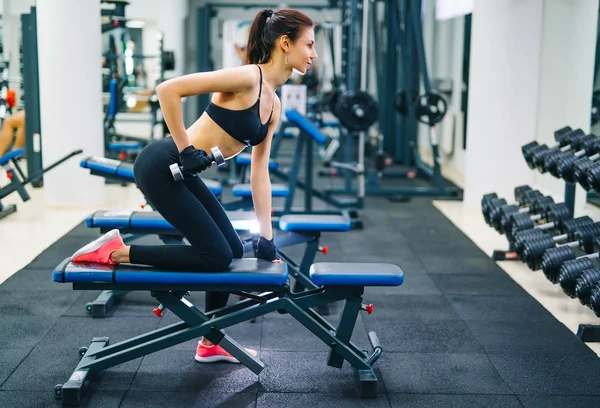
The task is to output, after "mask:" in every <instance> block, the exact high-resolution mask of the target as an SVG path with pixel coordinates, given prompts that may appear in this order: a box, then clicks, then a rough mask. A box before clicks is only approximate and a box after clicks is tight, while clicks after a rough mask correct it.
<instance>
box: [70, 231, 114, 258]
mask: <svg viewBox="0 0 600 408" xmlns="http://www.w3.org/2000/svg"><path fill="white" fill-rule="evenodd" d="M118 236H119V230H118V229H114V230H112V231H108V232H107V233H106V234H104V236H102V237H100V238H98V239H97V240H96V241H93V242H90V243H89V244H87V245H86V246H84V247H83V248H81V249H80V250H79V251H77V252H75V253H74V254H73V256H72V257H71V259H73V258H77V257H78V256H80V255H84V254H89V253H91V252H94V251H96V250H98V248H100V247H101V246H102V245H104V244H106V243H107V242H108V241H110V240H111V239H114V238H116V237H118Z"/></svg>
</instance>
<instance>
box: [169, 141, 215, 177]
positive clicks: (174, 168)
mask: <svg viewBox="0 0 600 408" xmlns="http://www.w3.org/2000/svg"><path fill="white" fill-rule="evenodd" d="M210 152H211V154H209V155H208V156H206V157H208V158H209V159H210V161H211V162H215V163H217V166H222V165H223V164H225V157H223V153H221V150H220V149H219V148H218V147H216V146H215V147H213V148H212V149H210ZM169 169H170V170H171V174H172V175H173V178H174V179H175V181H181V180H183V179H184V175H183V171H182V170H181V167H180V166H179V164H178V163H173V164H171V165H170V166H169Z"/></svg>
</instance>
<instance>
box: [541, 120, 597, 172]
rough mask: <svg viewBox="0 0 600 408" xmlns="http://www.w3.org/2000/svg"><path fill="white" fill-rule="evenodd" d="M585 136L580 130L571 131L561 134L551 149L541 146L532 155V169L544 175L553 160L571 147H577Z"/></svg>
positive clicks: (552, 163)
mask: <svg viewBox="0 0 600 408" xmlns="http://www.w3.org/2000/svg"><path fill="white" fill-rule="evenodd" d="M584 136H585V132H584V131H583V130H581V129H576V130H573V131H571V132H569V133H566V134H565V133H561V134H559V136H556V135H555V138H556V137H558V139H557V140H558V143H556V144H555V145H554V146H552V147H548V146H547V145H541V146H540V147H539V148H538V149H537V150H535V152H534V153H533V154H532V157H531V161H532V163H533V166H534V169H537V170H538V171H539V172H540V173H546V172H547V171H549V169H548V167H547V166H550V167H552V166H553V165H554V163H555V160H556V158H557V157H558V156H560V155H561V154H562V153H563V152H567V151H569V150H571V149H572V146H573V145H577V144H578V143H579V140H580V139H581V138H582V137H584Z"/></svg>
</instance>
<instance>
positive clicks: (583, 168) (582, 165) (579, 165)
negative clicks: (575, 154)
mask: <svg viewBox="0 0 600 408" xmlns="http://www.w3.org/2000/svg"><path fill="white" fill-rule="evenodd" d="M598 159H600V153H596V154H595V155H593V156H590V157H582V158H581V159H578V160H577V161H576V162H575V164H574V165H573V173H574V174H575V180H576V181H577V183H579V185H580V186H581V187H583V188H584V189H585V190H586V191H590V190H591V189H592V187H591V186H590V185H589V183H588V172H589V169H590V168H591V167H592V166H593V165H594V163H595V162H596V160H598Z"/></svg>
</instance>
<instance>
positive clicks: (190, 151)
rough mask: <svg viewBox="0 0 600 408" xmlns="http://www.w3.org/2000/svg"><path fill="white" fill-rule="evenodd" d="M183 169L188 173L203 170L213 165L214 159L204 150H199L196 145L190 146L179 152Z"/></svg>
mask: <svg viewBox="0 0 600 408" xmlns="http://www.w3.org/2000/svg"><path fill="white" fill-rule="evenodd" d="M179 160H180V161H181V171H182V172H184V173H188V174H196V173H200V172H203V171H204V170H206V169H207V168H208V167H210V166H211V165H212V161H211V160H210V159H209V158H208V155H207V154H206V152H205V151H204V150H198V149H196V148H195V147H194V146H188V147H186V148H185V149H183V150H182V151H181V153H179Z"/></svg>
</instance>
